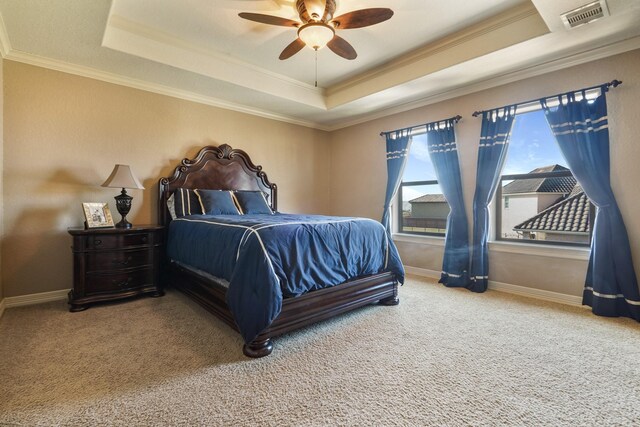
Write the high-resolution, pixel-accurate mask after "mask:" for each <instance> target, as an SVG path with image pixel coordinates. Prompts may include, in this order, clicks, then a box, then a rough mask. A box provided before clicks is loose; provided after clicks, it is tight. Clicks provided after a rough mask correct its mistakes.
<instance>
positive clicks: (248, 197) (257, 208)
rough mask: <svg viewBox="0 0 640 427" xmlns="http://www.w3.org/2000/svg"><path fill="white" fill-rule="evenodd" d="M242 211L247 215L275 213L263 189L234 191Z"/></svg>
mask: <svg viewBox="0 0 640 427" xmlns="http://www.w3.org/2000/svg"><path fill="white" fill-rule="evenodd" d="M234 196H235V197H236V200H237V201H238V206H239V207H240V212H242V213H243V214H245V215H250V214H269V215H273V211H272V210H271V207H270V206H269V203H267V199H266V198H265V197H264V193H263V192H262V191H236V192H235V193H234Z"/></svg>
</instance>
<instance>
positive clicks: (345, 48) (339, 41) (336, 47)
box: [327, 36, 358, 60]
mask: <svg viewBox="0 0 640 427" xmlns="http://www.w3.org/2000/svg"><path fill="white" fill-rule="evenodd" d="M327 47H328V48H329V49H331V50H332V51H333V53H335V54H336V55H338V56H342V57H343V58H345V59H349V60H351V59H356V58H357V57H358V54H357V53H356V50H355V49H354V48H353V46H351V45H350V44H349V42H348V41H346V40H345V39H343V38H342V37H340V36H333V38H332V39H331V41H330V42H329V43H327Z"/></svg>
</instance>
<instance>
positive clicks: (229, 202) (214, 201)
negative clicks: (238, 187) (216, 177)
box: [196, 190, 240, 215]
mask: <svg viewBox="0 0 640 427" xmlns="http://www.w3.org/2000/svg"><path fill="white" fill-rule="evenodd" d="M196 193H197V194H198V197H199V198H200V202H201V203H202V209H203V210H204V214H205V215H239V214H240V212H238V208H236V204H235V203H234V202H233V195H232V193H231V191H222V190H196Z"/></svg>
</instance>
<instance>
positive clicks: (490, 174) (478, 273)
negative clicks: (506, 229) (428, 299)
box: [467, 106, 516, 292]
mask: <svg viewBox="0 0 640 427" xmlns="http://www.w3.org/2000/svg"><path fill="white" fill-rule="evenodd" d="M515 114H516V107H515V106H508V107H504V108H500V109H497V110H491V111H484V112H483V113H482V129H481V132H480V147H479V148H478V168H477V172H476V191H475V194H474V197H473V251H472V256H471V271H470V277H469V285H468V286H467V287H468V288H469V289H470V290H472V291H474V292H484V291H486V290H487V286H488V282H489V251H488V246H487V239H488V238H489V203H490V202H491V199H493V196H494V194H495V192H496V189H497V188H498V184H499V182H500V174H501V172H502V167H503V166H504V161H505V159H506V157H507V148H508V146H509V136H510V134H511V127H512V125H513V120H514V118H515Z"/></svg>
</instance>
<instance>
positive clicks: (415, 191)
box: [398, 133, 449, 236]
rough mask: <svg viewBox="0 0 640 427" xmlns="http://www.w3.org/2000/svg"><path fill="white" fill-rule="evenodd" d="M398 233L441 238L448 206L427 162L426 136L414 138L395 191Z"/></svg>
mask: <svg viewBox="0 0 640 427" xmlns="http://www.w3.org/2000/svg"><path fill="white" fill-rule="evenodd" d="M398 208H399V209H398V218H399V221H398V222H399V227H398V231H399V232H401V233H411V234H424V235H435V236H444V234H445V231H446V228H447V216H448V215H449V204H448V203H447V201H446V199H445V198H444V196H443V195H442V190H441V189H440V185H438V181H437V179H436V173H435V170H434V168H433V164H432V163H431V159H430V158H429V149H428V147H427V134H426V133H424V134H421V135H415V136H414V137H413V140H412V142H411V146H410V148H409V156H408V158H407V163H406V165H405V168H404V174H403V175H402V183H401V184H400V191H398Z"/></svg>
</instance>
